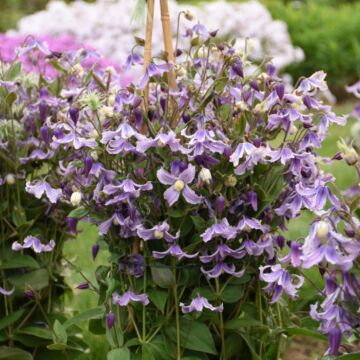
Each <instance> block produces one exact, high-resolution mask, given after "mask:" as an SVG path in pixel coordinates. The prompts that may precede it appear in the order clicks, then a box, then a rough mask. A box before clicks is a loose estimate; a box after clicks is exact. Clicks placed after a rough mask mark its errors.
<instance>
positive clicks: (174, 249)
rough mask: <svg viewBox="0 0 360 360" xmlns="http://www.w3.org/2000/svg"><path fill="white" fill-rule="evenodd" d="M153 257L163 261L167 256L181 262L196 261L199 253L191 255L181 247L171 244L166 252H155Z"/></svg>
mask: <svg viewBox="0 0 360 360" xmlns="http://www.w3.org/2000/svg"><path fill="white" fill-rule="evenodd" d="M152 255H153V257H154V258H155V259H162V258H164V257H165V256H168V255H171V256H174V257H176V258H177V259H178V260H181V259H182V258H186V259H194V258H196V257H197V256H198V253H195V254H192V255H190V254H187V253H186V252H184V251H183V250H182V249H181V247H180V246H179V245H177V244H170V246H169V248H168V249H167V250H166V251H153V252H152Z"/></svg>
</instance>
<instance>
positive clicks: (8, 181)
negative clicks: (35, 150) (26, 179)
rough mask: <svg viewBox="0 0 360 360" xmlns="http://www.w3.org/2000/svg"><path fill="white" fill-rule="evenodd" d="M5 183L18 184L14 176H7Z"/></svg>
mask: <svg viewBox="0 0 360 360" xmlns="http://www.w3.org/2000/svg"><path fill="white" fill-rule="evenodd" d="M5 181H6V183H7V184H8V185H14V184H15V182H16V177H15V175H14V174H7V175H6V176H5Z"/></svg>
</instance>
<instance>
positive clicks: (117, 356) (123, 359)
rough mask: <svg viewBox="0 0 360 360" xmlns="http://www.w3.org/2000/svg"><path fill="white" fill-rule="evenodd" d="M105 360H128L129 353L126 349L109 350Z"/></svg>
mask: <svg viewBox="0 0 360 360" xmlns="http://www.w3.org/2000/svg"><path fill="white" fill-rule="evenodd" d="M107 360H130V351H129V349H128V348H120V349H114V350H111V351H110V352H108V354H107Z"/></svg>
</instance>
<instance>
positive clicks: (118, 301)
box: [112, 291, 150, 306]
mask: <svg viewBox="0 0 360 360" xmlns="http://www.w3.org/2000/svg"><path fill="white" fill-rule="evenodd" d="M112 302H113V304H114V305H119V306H127V305H129V303H130V302H140V303H142V304H143V305H148V304H149V303H150V301H149V297H148V295H147V294H139V295H137V294H135V293H133V292H132V291H127V292H125V293H124V294H123V295H119V294H118V293H117V292H114V293H113V294H112Z"/></svg>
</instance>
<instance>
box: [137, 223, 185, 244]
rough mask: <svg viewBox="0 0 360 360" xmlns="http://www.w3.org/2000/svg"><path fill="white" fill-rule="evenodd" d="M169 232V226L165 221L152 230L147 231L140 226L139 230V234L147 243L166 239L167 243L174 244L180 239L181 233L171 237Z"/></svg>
mask: <svg viewBox="0 0 360 360" xmlns="http://www.w3.org/2000/svg"><path fill="white" fill-rule="evenodd" d="M169 230H170V226H169V224H168V223H167V222H166V221H164V222H163V223H160V224H157V225H155V226H153V227H152V228H151V229H145V228H144V227H143V226H142V225H140V226H139V227H138V229H137V234H138V236H139V237H140V238H141V239H143V240H145V241H148V240H161V239H165V240H166V241H167V242H170V243H172V242H174V241H175V240H176V239H178V238H179V236H180V231H178V232H177V233H176V235H171V234H170V232H169Z"/></svg>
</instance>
